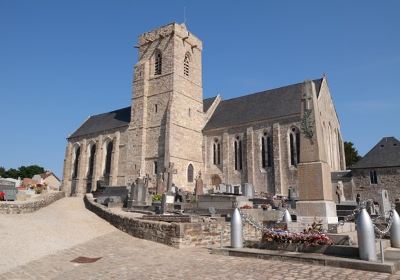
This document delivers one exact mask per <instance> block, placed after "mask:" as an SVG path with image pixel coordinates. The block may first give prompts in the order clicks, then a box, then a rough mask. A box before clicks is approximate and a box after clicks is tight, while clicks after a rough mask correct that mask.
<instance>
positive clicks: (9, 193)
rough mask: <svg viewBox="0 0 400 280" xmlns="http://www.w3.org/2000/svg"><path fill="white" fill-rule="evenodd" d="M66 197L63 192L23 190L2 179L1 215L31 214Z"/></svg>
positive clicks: (0, 192) (40, 188)
mask: <svg viewBox="0 0 400 280" xmlns="http://www.w3.org/2000/svg"><path fill="white" fill-rule="evenodd" d="M63 197H65V193H64V192H63V191H53V190H47V189H45V188H43V187H37V188H36V187H35V188H22V187H17V186H16V184H15V183H14V182H10V181H9V180H5V179H1V178H0V214H23V213H31V212H34V211H36V210H38V209H40V208H42V207H45V206H47V205H49V204H51V203H53V202H54V201H56V200H59V199H61V198H63Z"/></svg>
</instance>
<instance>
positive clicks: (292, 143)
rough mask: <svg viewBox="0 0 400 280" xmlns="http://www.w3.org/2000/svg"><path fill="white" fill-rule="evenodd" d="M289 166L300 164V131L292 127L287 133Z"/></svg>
mask: <svg viewBox="0 0 400 280" xmlns="http://www.w3.org/2000/svg"><path fill="white" fill-rule="evenodd" d="M289 148H290V165H293V166H297V164H298V163H299V162H300V131H299V130H298V129H297V128H296V127H293V128H292V129H291V130H290V132H289Z"/></svg>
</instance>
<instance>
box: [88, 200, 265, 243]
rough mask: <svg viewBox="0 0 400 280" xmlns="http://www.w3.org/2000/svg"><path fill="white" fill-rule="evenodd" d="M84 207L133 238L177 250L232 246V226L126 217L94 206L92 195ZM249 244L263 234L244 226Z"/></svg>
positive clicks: (205, 220)
mask: <svg viewBox="0 0 400 280" xmlns="http://www.w3.org/2000/svg"><path fill="white" fill-rule="evenodd" d="M84 202H85V206H86V208H87V209H89V210H90V211H92V212H94V213H95V214H96V215H98V216H99V217H101V218H103V219H104V220H106V221H107V222H109V223H110V224H112V225H113V226H115V227H116V228H118V229H119V230H122V231H124V232H126V233H128V234H129V235H132V236H134V237H138V238H142V239H146V240H150V241H154V242H158V243H162V244H165V245H168V246H172V247H175V248H187V247H208V246H219V244H220V241H221V232H222V240H223V244H224V245H228V244H229V243H230V223H229V222H225V221H216V220H212V219H209V218H208V219H207V218H206V219H204V220H203V221H201V222H195V223H174V222H173V223H167V222H161V221H149V220H142V219H138V218H132V217H127V216H124V215H121V214H118V213H115V212H113V211H112V210H110V209H109V208H107V207H105V206H103V205H101V204H98V203H96V202H94V199H93V196H92V195H91V194H86V195H85V197H84ZM244 237H245V239H246V240H260V239H261V234H260V233H259V232H257V231H255V230H254V228H252V227H250V226H247V225H246V226H244Z"/></svg>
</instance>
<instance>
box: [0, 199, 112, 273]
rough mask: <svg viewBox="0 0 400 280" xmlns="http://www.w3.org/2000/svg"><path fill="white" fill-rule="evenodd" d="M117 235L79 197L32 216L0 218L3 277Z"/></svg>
mask: <svg viewBox="0 0 400 280" xmlns="http://www.w3.org/2000/svg"><path fill="white" fill-rule="evenodd" d="M115 231H117V229H116V228H114V227H113V226H111V225H110V224H108V223H107V222H105V221H103V220H102V219H100V218H99V217H97V216H96V215H95V214H93V213H92V212H90V211H87V210H86V209H85V207H84V204H83V202H82V198H79V197H74V198H63V199H60V200H58V201H56V202H54V203H53V204H51V205H49V206H47V207H45V208H42V209H40V210H38V211H36V212H33V213H29V214H19V215H17V214H16V215H0V273H2V272H5V271H7V270H10V269H11V268H13V267H16V266H19V265H22V264H25V263H27V262H30V261H32V260H35V259H39V258H41V257H44V256H46V255H49V254H54V253H56V252H57V251H60V250H64V249H68V248H71V247H73V246H75V245H77V244H80V243H84V242H87V241H89V240H91V239H93V238H96V237H99V236H102V235H105V234H108V233H111V232H115Z"/></svg>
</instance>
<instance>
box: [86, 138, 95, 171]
mask: <svg viewBox="0 0 400 280" xmlns="http://www.w3.org/2000/svg"><path fill="white" fill-rule="evenodd" d="M95 158H96V145H95V144H93V145H92V146H91V147H90V155H89V166H88V173H87V178H88V179H91V178H92V177H93V171H94V160H95Z"/></svg>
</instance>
